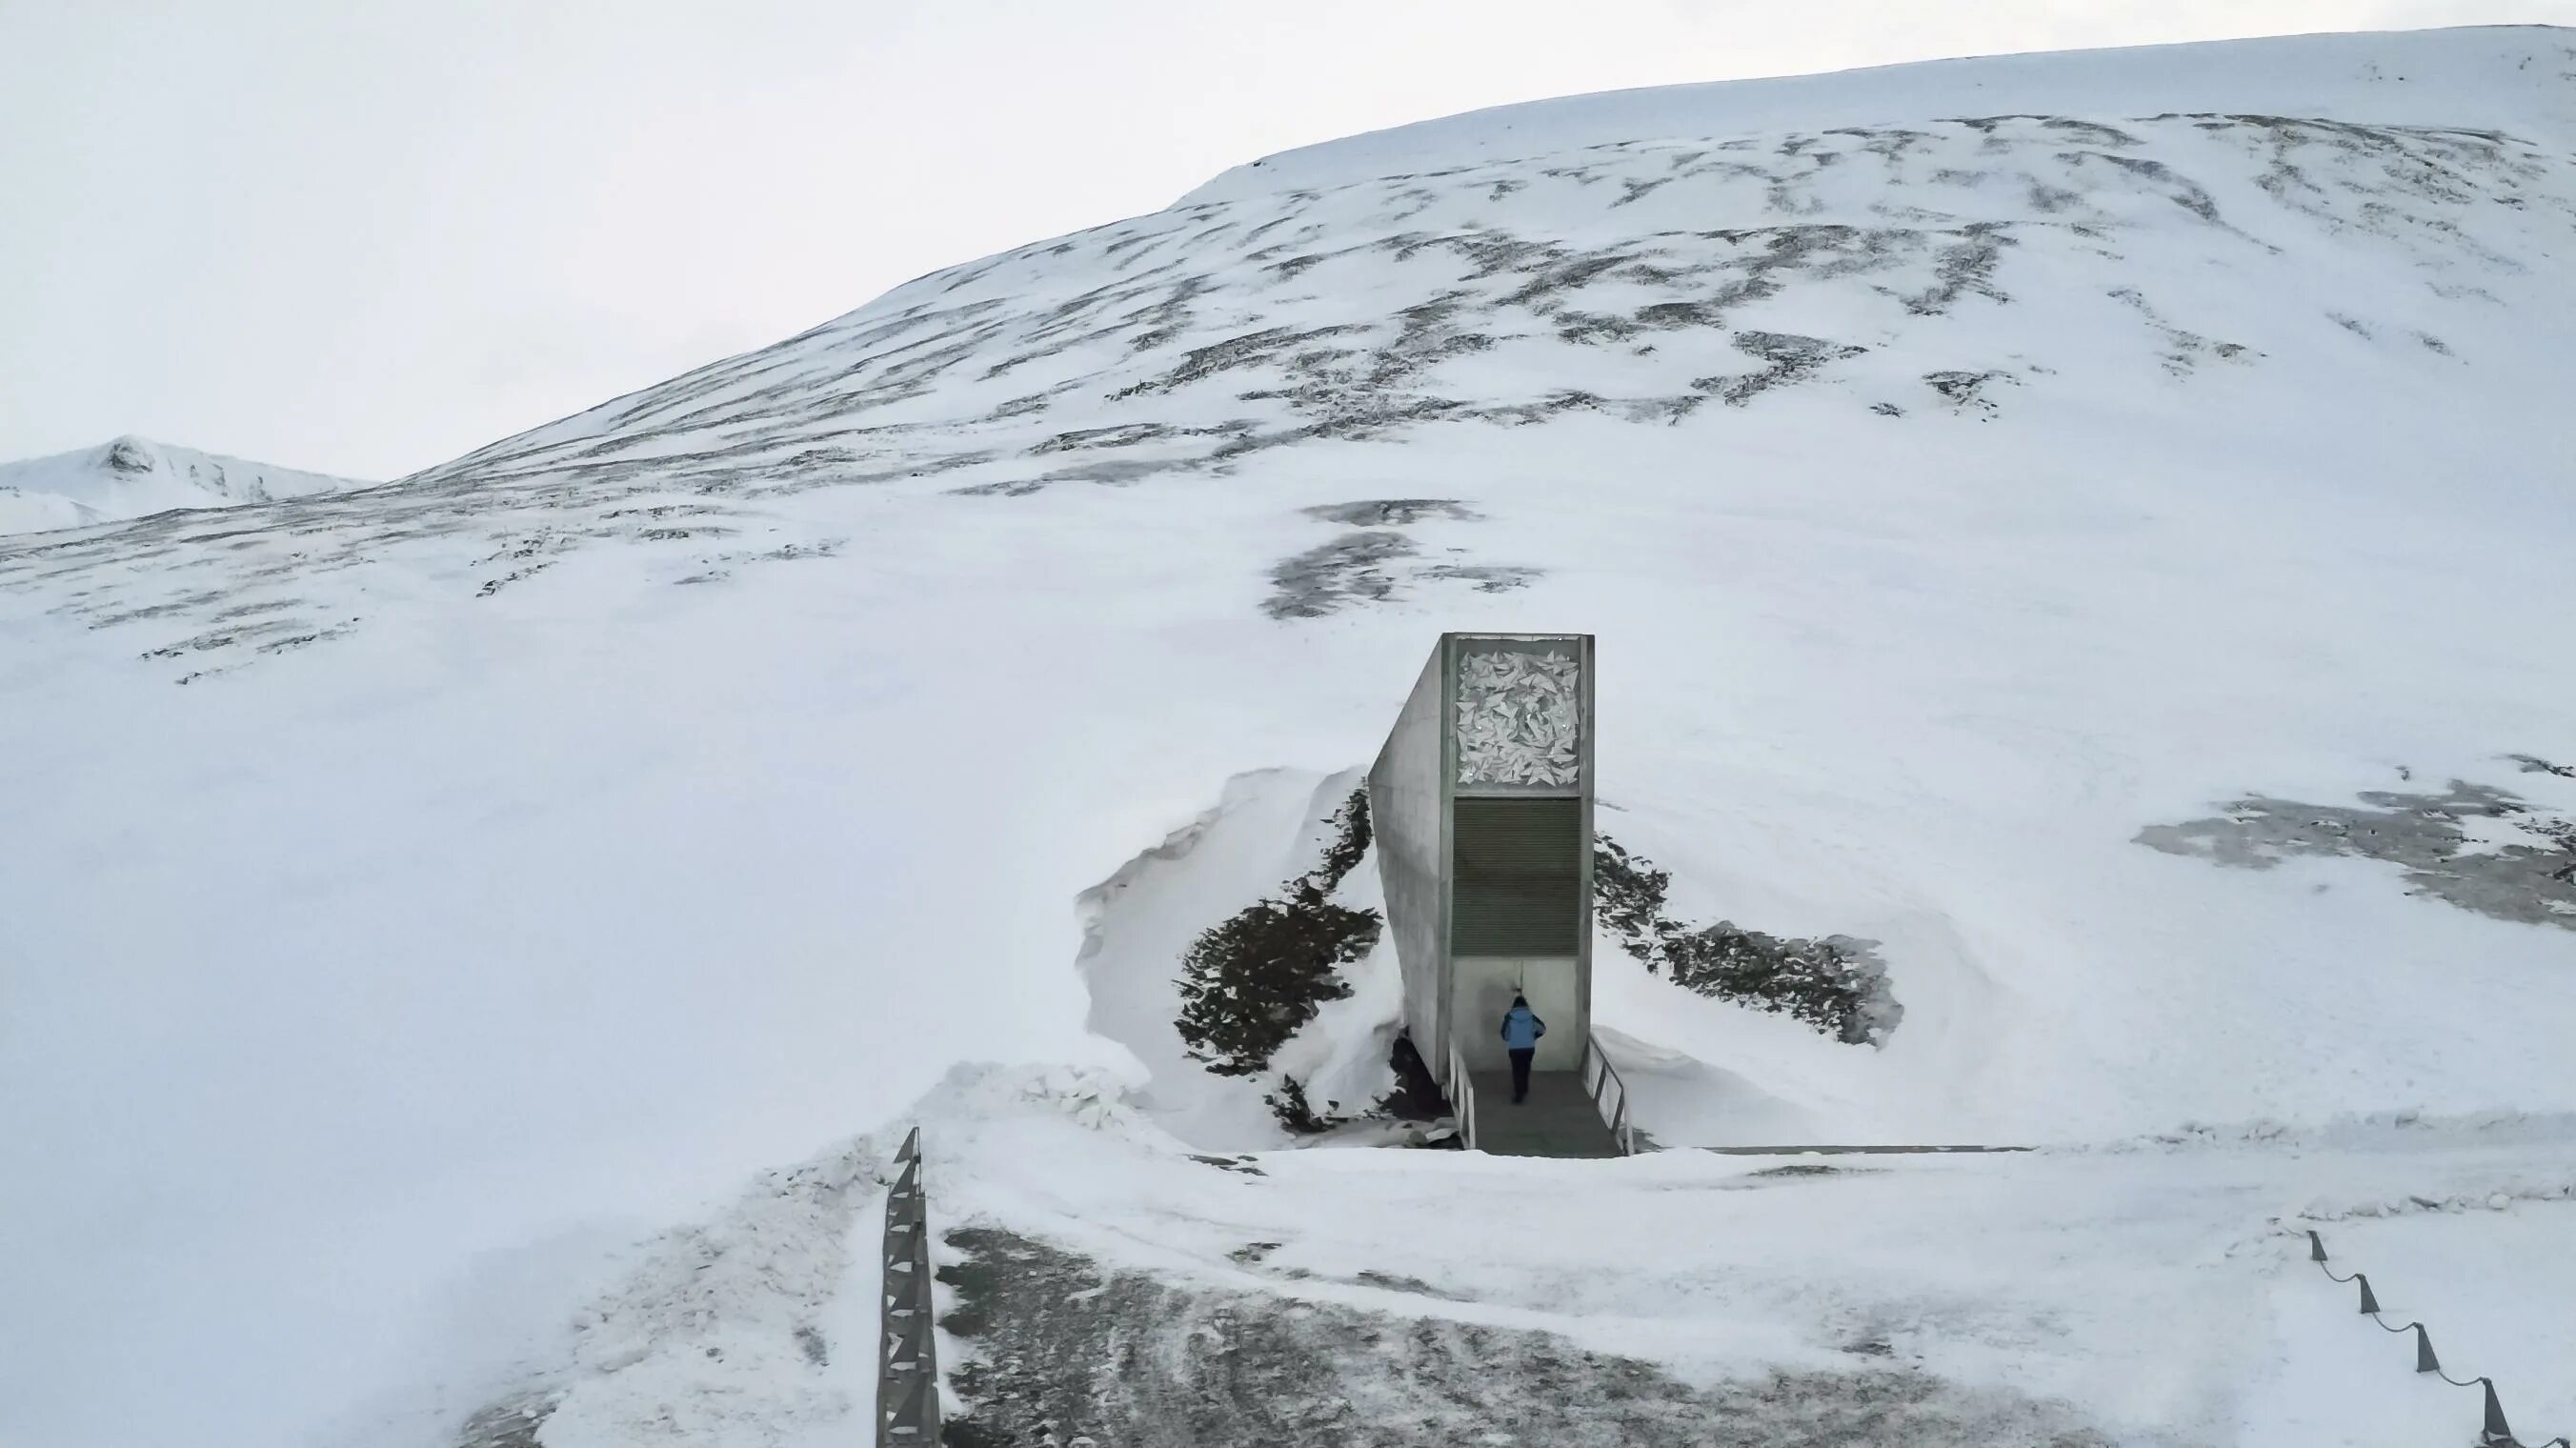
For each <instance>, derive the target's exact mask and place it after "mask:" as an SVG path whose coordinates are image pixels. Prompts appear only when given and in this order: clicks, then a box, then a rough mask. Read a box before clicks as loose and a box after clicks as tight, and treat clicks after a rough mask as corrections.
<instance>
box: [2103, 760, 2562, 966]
mask: <svg viewBox="0 0 2576 1448" xmlns="http://www.w3.org/2000/svg"><path fill="white" fill-rule="evenodd" d="M2517 757H2518V758H2519V757H2525V756H2517ZM2548 772H2549V773H2553V774H2554V773H2557V772H2558V771H2557V769H2556V768H2555V767H2551V768H2549V769H2548ZM2358 798H2359V799H2360V800H2361V802H2362V805H2363V806H2364V807H2363V808H2354V807H2352V806H2348V805H2319V804H2304V803H2301V802H2299V801H2296V800H2286V799H2274V798H2272V797H2270V796H2267V795H2248V796H2246V797H2245V798H2243V799H2239V800H2235V801H2233V802H2231V803H2230V804H2228V805H2227V806H2226V810H2227V813H2226V814H2224V815H2221V816H2216V817H2213V818H2210V819H2202V820H2192V821H2189V822H2187V823H2184V824H2178V825H2150V826H2148V827H2147V828H2145V829H2143V830H2140V831H2139V832H2138V835H2137V840H2138V843H2139V844H2142V845H2146V846H2148V847H2149V848H2151V849H2158V850H2162V851H2164V852H2165V853H2167V854H2172V855H2190V856H2193V857H2196V858H2199V859H2205V860H2208V861H2210V862H2211V863H2213V864H2219V865H2230V866H2235V867H2237V868H2240V869H2248V870H2268V869H2271V868H2272V867H2273V866H2275V865H2278V864H2279V863H2281V862H2282V861H2283V860H2286V859H2291V858H2294V857H2298V856H2314V855H2350V856H2356V857H2359V858H2362V859H2370V860H2388V861H2392V862H2394V863H2396V864H2399V865H2403V866H2405V867H2406V873H2405V876H2404V879H2405V883H2406V886H2407V893H2408V894H2411V895H2426V896H2430V897H2432V898H2434V899H2437V900H2441V901H2444V902H2446V903H2449V904H2452V905H2456V906H2458V907H2460V908H2461V909H2463V910H2474V911H2476V912H2478V913H2479V914H2481V915H2491V916H2494V917H2495V918H2496V919H2499V920H2513V921H2519V922H2521V923H2523V924H2526V925H2554V926H2557V927H2558V928H2559V929H2562V930H2576V820H2569V819H2565V818H2561V817H2558V816H2554V815H2547V814H2542V813H2540V812H2538V811H2536V810H2534V809H2533V808H2532V807H2531V806H2530V805H2529V804H2527V803H2525V802H2524V801H2523V800H2521V799H2520V798H2518V797H2516V796H2514V795H2512V794H2508V793H2506V792H2505V791H2503V790H2500V789H2493V788H2489V787H2488V786H2485V785H2479V784H2470V783H2468V782H2467V781H2465V780H2457V779H2455V780H2453V781H2451V787H2450V789H2449V791H2448V792H2447V793H2443V794H2399V793H2395V792H2391V791H2383V790H2367V791H2364V792H2363V793H2361V794H2360V795H2359V796H2358ZM2464 819H2492V820H2502V821H2506V822H2508V823H2510V824H2512V825H2513V826H2515V827H2516V828H2518V829H2520V830H2521V831H2522V832H2523V833H2525V834H2526V835H2528V836H2530V837H2531V840H2532V843H2531V844H2527V845H2525V844H2507V845H2502V846H2499V847H2497V848H2494V849H2491V850H2469V849H2467V848H2465V847H2466V846H2467V844H2468V843H2469V840H2468V834H2467V831H2465V830H2464V829H2462V828H2461V824H2460V822H2461V821H2462V820H2464Z"/></svg>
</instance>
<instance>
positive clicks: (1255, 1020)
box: [1173, 790, 1384, 1129]
mask: <svg viewBox="0 0 2576 1448" xmlns="http://www.w3.org/2000/svg"><path fill="white" fill-rule="evenodd" d="M1332 822H1333V837H1332V839H1331V840H1330V841H1329V842H1328V843H1327V844H1326V845H1325V847H1324V856H1323V859H1322V860H1321V862H1319V863H1318V864H1317V865H1316V867H1315V868H1314V869H1313V870H1310V871H1308V872H1307V873H1306V874H1304V875H1301V876H1299V877H1298V878H1296V879H1294V880H1291V881H1289V882H1287V883H1286V884H1285V885H1284V886H1282V887H1281V894H1282V895H1283V896H1285V898H1284V899H1268V900H1256V901H1254V902H1253V903H1252V904H1250V905H1248V906H1246V907H1244V908H1243V909H1242V910H1240V911H1237V912H1236V913H1235V914H1234V915H1233V916H1231V917H1230V918H1228V919H1227V920H1225V921H1224V922H1222V923H1221V924H1218V925H1216V926H1213V927H1211V928H1210V929H1208V930H1207V931H1206V932H1205V933H1203V934H1201V935H1200V936H1199V938H1198V939H1197V940H1196V941H1194V942H1192V943H1191V945H1190V949H1189V953H1188V954H1187V955H1185V956H1183V957H1182V960H1181V978H1180V980H1179V982H1178V985H1179V987H1180V993H1181V1013H1180V1017H1179V1019H1177V1020H1175V1021H1174V1022H1173V1025H1174V1027H1175V1028H1176V1029H1177V1030H1178V1031H1179V1032H1180V1036H1181V1039H1182V1041H1184V1042H1185V1043H1187V1045H1188V1046H1189V1053H1190V1056H1191V1058H1192V1059H1194V1060H1197V1061H1200V1062H1203V1063H1205V1064H1206V1066H1207V1068H1208V1070H1209V1071H1211V1072H1213V1073H1215V1074H1217V1075H1219V1076H1251V1075H1255V1074H1258V1073H1259V1072H1261V1071H1262V1070H1264V1069H1266V1068H1267V1067H1268V1066H1269V1064H1270V1057H1271V1055H1272V1053H1274V1052H1276V1051H1277V1050H1278V1049H1279V1048H1280V1047H1281V1046H1282V1045H1285V1044H1286V1043H1287V1041H1288V1038H1289V1037H1290V1036H1293V1035H1295V1034H1296V1033H1297V1032H1298V1030H1299V1029H1300V1028H1302V1027H1303V1026H1304V1025H1305V1024H1306V1023H1307V1022H1308V1021H1311V1020H1313V1019H1314V1018H1315V1012H1316V1011H1317V1010H1318V1009H1320V1008H1321V1007H1322V1005H1323V1003H1324V1002H1326V1001H1332V1000H1340V999H1342V998H1343V997H1345V996H1347V995H1349V994H1350V993H1351V988H1350V983H1349V982H1347V981H1345V980H1343V979H1342V976H1341V967H1342V966H1344V965H1347V964H1349V963H1350V962H1352V961H1355V960H1358V959H1359V958H1360V957H1362V956H1364V955H1366V954H1368V952H1369V951H1370V949H1371V948H1372V947H1374V946H1375V945H1376V944H1377V938H1378V932H1379V929H1380V928H1381V926H1382V925H1383V923H1384V922H1383V921H1382V920H1381V919H1380V917H1379V915H1378V913H1377V912H1376V911H1374V910H1353V909H1350V908H1349V907H1347V906H1342V905H1336V904H1334V903H1333V902H1332V900H1331V898H1330V897H1331V895H1332V893H1333V891H1335V890H1337V889H1339V888H1340V887H1341V883H1342V879H1343V877H1344V876H1346V875H1348V874H1349V873H1350V872H1351V871H1352V869H1354V868H1356V867H1357V866H1358V864H1359V862H1360V860H1361V858H1362V857H1364V856H1365V855H1366V854H1367V853H1368V846H1369V821H1368V793H1367V791H1365V790H1358V791H1354V792H1353V793H1352V795H1351V797H1350V799H1349V800H1348V801H1347V802H1345V803H1344V804H1343V805H1342V807H1341V809H1340V810H1338V811H1336V812H1335V813H1334V815H1333V821H1332ZM1283 1103H1284V1104H1283ZM1271 1104H1272V1109H1273V1110H1274V1111H1277V1112H1278V1113H1279V1114H1280V1117H1281V1120H1282V1121H1283V1122H1287V1123H1289V1124H1290V1125H1291V1128H1292V1129H1299V1127H1300V1126H1301V1124H1302V1123H1304V1122H1306V1121H1310V1120H1313V1119H1314V1113H1313V1112H1312V1111H1311V1110H1310V1109H1308V1108H1307V1105H1306V1096H1305V1088H1304V1087H1303V1086H1301V1085H1299V1084H1297V1083H1296V1082H1294V1081H1288V1082H1285V1083H1284V1084H1283V1085H1282V1086H1281V1087H1280V1088H1279V1089H1278V1090H1277V1091H1275V1092H1274V1093H1273V1095H1272V1097H1271Z"/></svg>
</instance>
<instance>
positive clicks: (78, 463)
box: [0, 437, 368, 533]
mask: <svg viewBox="0 0 2576 1448" xmlns="http://www.w3.org/2000/svg"><path fill="white" fill-rule="evenodd" d="M366 486H368V484H365V483H361V482H357V481H354V480H352V479H349V478H335V477H328V476H325V475H324V474H321V473H302V472H297V471H295V470H294V469H292V468H278V467H271V466H269V465H268V464H266V463H249V462H244V461H242V460H241V459H240V458H228V457H218V456H216V455H215V454H213V453H203V452H198V451H196V450H195V449H193V448H184V447H171V446H170V445H169V444H167V443H158V442H154V441H152V440H151V439H149V438H142V437H120V438H118V439H116V440H115V441H114V442H110V443H105V444H102V445H101V446H98V447H94V448H86V449H83V450H81V451H79V452H67V453H56V454H54V455H52V456H51V457H41V458H27V459H24V460H22V461H19V462H14V463H0V533H43V532H48V531H51V530H53V529H57V528H78V527H82V526H85V525H87V524H91V523H114V522H122V521H124V520H126V519H128V518H141V517H146V516H148V515H150V514H153V513H163V512H168V511H170V510H171V509H174V508H231V507H238V506H240V505H242V504H244V503H268V502H275V501H277V500H279V499H281V498H303V497H310V496H312V495H313V494H316V493H337V492H343V491H346V490H347V489H350V488H363V487H366Z"/></svg>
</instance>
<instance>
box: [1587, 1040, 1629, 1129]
mask: <svg viewBox="0 0 2576 1448" xmlns="http://www.w3.org/2000/svg"><path fill="white" fill-rule="evenodd" d="M1595 1063H1598V1064H1599V1066H1600V1067H1601V1069H1600V1070H1599V1071H1598V1072H1595V1071H1594V1070H1593V1069H1592V1068H1593V1066H1594V1064H1595ZM1582 1075H1583V1089H1584V1090H1586V1091H1588V1092H1590V1093H1592V1109H1593V1110H1595V1111H1598V1112H1600V1113H1601V1121H1602V1124H1604V1125H1606V1126H1608V1127H1609V1128H1610V1135H1611V1137H1612V1139H1614V1140H1616V1141H1617V1142H1618V1143H1619V1154H1620V1155H1621V1156H1634V1155H1636V1154H1637V1133H1636V1128H1635V1127H1633V1126H1631V1125H1629V1123H1628V1082H1627V1079H1626V1078H1625V1077H1622V1076H1621V1075H1620V1074H1619V1068H1618V1067H1616V1066H1613V1065H1611V1064H1610V1055H1609V1053H1608V1052H1606V1051H1604V1050H1602V1049H1601V1041H1600V1038H1599V1037H1597V1036H1594V1035H1593V1034H1592V1033H1591V1032H1589V1031H1586V1032H1584V1034H1583V1066H1582ZM1614 1090H1615V1098H1614V1099H1613V1100H1604V1099H1602V1098H1603V1097H1604V1095H1605V1094H1610V1093H1611V1092H1612V1091H1614Z"/></svg>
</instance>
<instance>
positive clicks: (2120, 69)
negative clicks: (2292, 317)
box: [1179, 26, 2576, 206]
mask: <svg viewBox="0 0 2576 1448" xmlns="http://www.w3.org/2000/svg"><path fill="white" fill-rule="evenodd" d="M2571 49H2576V47H2571V45H2570V43H2569V40H2568V34H2567V32H2566V31H2564V30H2561V29H2557V28H2554V27H2549V26H2480V27H2464V28H2460V29H2455V30H2431V31H2402V32H2370V33H2362V34H2351V35H2294V36H2282V37H2278V38H2273V39H2262V40H2219V41H2202V42H2198V43H2194V44H2184V45H2155V46H2139V47H2133V48H2127V49H2116V50H2078V51H2056V52H2036V53H2031V54H2022V55H1991V56H1976V57H1971V58H1965V59H1958V60H1933V61H1918V62H1914V63H1911V64H1906V65H1885V66H1876V67H1872V68H1869V69H1864V70H1848V71H1839V72H1835V73H1833V74H1828V75H1795V76H1781V77H1777V78H1774V79H1764V80H1730V81H1716V82H1711V83H1709V84H1706V85H1678V86H1659V87H1654V88H1651V89H1646V90H1629V91H1610V92H1606V93H1602V94H1598V95H1582V96H1565V97H1562V98H1560V99H1556V100H1545V101H1528V102H1523V103H1521V104H1518V105H1509V106H1498V107H1494V108H1492V109H1489V110H1480V111H1468V112H1465V113H1464V114H1461V115H1455V116H1443V117H1441V118H1439V119H1437V120H1429V121H1419V122H1416V123H1414V124H1412V125H1405V126H1395V127H1392V128H1390V129H1387V130H1383V131H1371V132H1369V133H1367V134H1365V135H1358V136H1350V137H1345V138H1343V139H1341V140H1335V141H1326V142H1323V143H1321V144H1319V145H1313V146H1302V147H1299V148H1297V149H1295V150H1292V151H1283V152H1281V153H1279V154H1277V155H1274V156H1264V157H1262V158H1261V159H1259V160H1257V161H1251V162H1247V163H1246V164H1244V165H1241V166H1238V167H1235V168H1234V169H1233V170H1231V171H1228V172H1226V173H1225V174H1224V175H1222V176H1219V177H1217V178H1215V179H1214V180H1212V181H1210V182H1208V183H1207V184H1206V185H1204V186H1201V187H1199V188H1198V189H1197V190H1194V191H1192V192H1190V193H1189V194H1188V195H1187V196H1184V197H1182V198H1181V201H1180V203H1179V204H1180V205H1183V206H1187V205H1190V204H1192V203H1194V202H1205V201H1231V200H1237V199H1240V198H1242V197H1245V196H1252V195H1261V194H1266V193H1269V192H1274V191H1285V190H1297V189H1311V188H1317V187H1323V186H1333V185H1342V184H1347V183H1349V182H1352V181H1366V180H1374V179H1376V178H1379V177H1383V176H1390V175H1395V174H1397V173H1400V172H1408V171H1422V170H1426V169H1438V168H1447V167H1455V166H1460V165H1471V164H1482V163H1490V162H1493V161H1500V160H1510V159H1514V158H1517V157H1524V156H1531V155H1536V154H1539V153H1540V152H1542V151H1546V150H1556V149H1563V148H1568V147H1576V146H1593V145H1605V144H1617V143H1621V142H1629V141H1638V140H1648V139H1663V140H1675V139H1694V138H1703V137H1713V136H1735V135H1744V134H1748V133H1753V132H1760V131H1782V130H1826V129H1831V128H1834V127H1840V126H1887V125H1913V124H1916V123H1918V122H1921V121H1924V120H1930V119H1936V118H1941V117H1960V116H1986V115H1995V114H1999V113H2003V112H2019V113H2022V114H2025V115H2056V116H2129V117H2145V116H2170V115H2175V114H2180V113H2193V112H2197V113H2205V114H2220V115H2246V116H2332V117H2337V118H2340V119H2343V120H2350V121H2364V120H2366V121H2368V122H2371V123H2373V124H2377V125H2384V126H2429V127H2434V128H2461V127H2466V128H2471V129H2484V130H2498V131H2508V132H2512V133H2514V134H2517V135H2520V136H2523V137H2525V138H2527V139H2531V140H2537V141H2544V142H2549V143H2551V144H2554V145H2556V146H2558V147H2559V148H2560V149H2562V150H2563V149H2565V147H2566V146H2567V144H2568V143H2570V142H2571V141H2576V85H2571V82H2576V54H2571V53H2570V52H2571Z"/></svg>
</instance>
